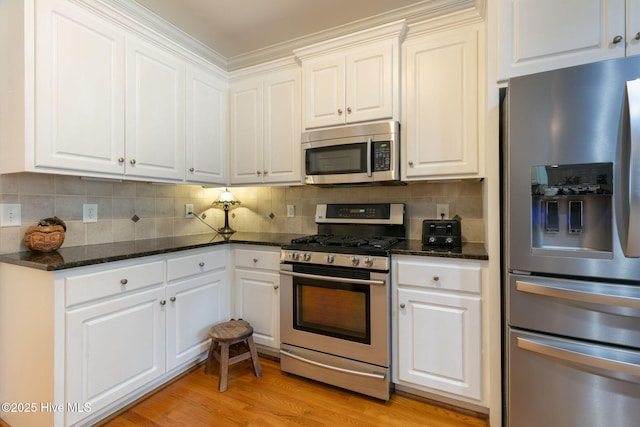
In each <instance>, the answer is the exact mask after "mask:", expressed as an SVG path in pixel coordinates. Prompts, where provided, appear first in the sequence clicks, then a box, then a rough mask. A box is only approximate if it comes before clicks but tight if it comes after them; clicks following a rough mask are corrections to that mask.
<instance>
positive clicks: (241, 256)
mask: <svg viewBox="0 0 640 427" xmlns="http://www.w3.org/2000/svg"><path fill="white" fill-rule="evenodd" d="M235 257H236V260H235V261H236V262H235V265H236V267H247V268H262V269H264V270H275V271H279V270H280V250H279V249H278V250H255V249H236V250H235Z"/></svg>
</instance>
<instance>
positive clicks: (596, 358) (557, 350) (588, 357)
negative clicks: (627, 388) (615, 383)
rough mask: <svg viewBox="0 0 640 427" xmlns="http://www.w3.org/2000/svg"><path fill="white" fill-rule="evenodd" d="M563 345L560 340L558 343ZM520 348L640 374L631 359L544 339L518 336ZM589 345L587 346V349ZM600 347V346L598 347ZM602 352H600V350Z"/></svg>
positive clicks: (638, 368)
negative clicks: (590, 352) (589, 352)
mask: <svg viewBox="0 0 640 427" xmlns="http://www.w3.org/2000/svg"><path fill="white" fill-rule="evenodd" d="M557 344H558V345H561V343H560V342H558V343H557ZM516 345H517V346H518V348H521V349H523V350H528V351H531V352H534V353H538V354H542V355H545V356H549V357H553V358H556V359H560V360H566V361H568V362H573V363H579V364H581V365H584V366H590V367H593V368H598V369H605V370H607V371H613V372H620V373H624V374H629V375H636V376H640V366H639V365H636V364H633V363H632V362H631V361H624V360H616V359H614V358H612V357H605V356H604V355H605V354H606V353H611V352H603V353H604V354H598V355H595V354H588V353H583V352H580V351H578V350H577V349H575V348H573V347H572V348H571V349H568V348H562V347H559V346H555V345H551V343H546V342H543V341H538V340H534V339H528V338H520V337H518V338H517V340H516ZM586 348H587V346H585V349H586ZM596 348H598V349H599V347H596ZM598 353H600V352H598Z"/></svg>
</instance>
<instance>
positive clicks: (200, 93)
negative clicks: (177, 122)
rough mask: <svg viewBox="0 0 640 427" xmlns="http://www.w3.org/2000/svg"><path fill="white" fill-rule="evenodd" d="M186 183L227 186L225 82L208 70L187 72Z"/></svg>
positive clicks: (190, 69)
mask: <svg viewBox="0 0 640 427" xmlns="http://www.w3.org/2000/svg"><path fill="white" fill-rule="evenodd" d="M186 115H187V122H186V138H187V142H186V144H187V148H186V156H187V162H186V168H187V173H186V180H187V181H189V182H197V183H203V184H220V185H224V184H226V183H227V178H228V176H227V116H228V115H227V83H226V82H224V81H223V80H222V79H221V78H218V77H216V76H214V75H213V73H212V72H211V71H208V70H206V69H203V68H197V67H195V66H191V67H189V68H188V69H187V107H186Z"/></svg>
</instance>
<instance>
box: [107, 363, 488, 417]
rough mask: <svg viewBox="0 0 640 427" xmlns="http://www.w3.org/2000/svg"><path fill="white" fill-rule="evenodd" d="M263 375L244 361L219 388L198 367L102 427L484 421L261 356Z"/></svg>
mask: <svg viewBox="0 0 640 427" xmlns="http://www.w3.org/2000/svg"><path fill="white" fill-rule="evenodd" d="M260 362H261V365H262V370H263V376H262V378H256V377H255V376H254V375H253V371H252V367H251V364H250V362H244V363H240V364H236V365H233V366H231V367H230V369H229V386H228V389H227V391H226V392H224V393H219V392H218V376H217V372H216V373H215V374H214V375H205V374H204V367H203V366H199V367H198V368H197V369H195V370H193V371H192V372H190V373H188V374H187V375H185V376H183V377H182V378H180V379H178V380H177V381H175V382H173V383H171V384H170V385H168V386H167V387H165V388H163V389H162V390H160V391H159V392H157V393H155V394H153V395H151V396H150V397H148V398H147V399H145V400H143V401H141V402H139V403H138V404H136V405H135V406H133V407H130V408H129V409H127V410H126V411H124V412H122V413H120V414H119V415H118V416H117V417H115V418H112V419H111V420H109V421H108V422H107V423H106V424H103V425H105V426H108V427H131V426H149V427H155V426H162V427H165V426H285V425H301V426H403V427H406V426H431V427H453V426H468V427H486V426H487V425H488V423H487V421H486V420H485V419H483V418H478V417H475V416H472V415H469V414H464V413H461V412H457V411H453V410H450V409H447V408H444V407H441V406H437V405H432V404H429V403H426V402H424V401H419V400H415V399H412V398H409V397H407V396H403V395H400V394H394V395H393V397H392V398H391V400H389V401H388V402H382V401H380V400H377V399H373V398H369V397H365V396H362V395H359V394H356V393H352V392H349V391H346V390H342V389H339V388H336V387H332V386H328V385H325V384H321V383H318V382H315V381H311V380H307V379H304V378H301V377H298V376H295V375H289V374H286V373H283V372H281V371H280V366H279V363H278V362H277V361H274V360H272V359H268V358H263V357H261V359H260Z"/></svg>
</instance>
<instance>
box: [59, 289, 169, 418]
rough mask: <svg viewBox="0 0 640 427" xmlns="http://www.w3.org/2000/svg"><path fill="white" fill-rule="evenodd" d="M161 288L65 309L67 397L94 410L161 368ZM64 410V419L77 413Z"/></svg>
mask: <svg viewBox="0 0 640 427" xmlns="http://www.w3.org/2000/svg"><path fill="white" fill-rule="evenodd" d="M164 294H165V290H164V288H158V289H155V290H152V291H147V292H140V293H136V294H133V295H130V296H126V297H122V298H118V299H114V300H108V301H105V302H101V303H97V304H92V305H88V306H85V307H83V308H78V309H76V310H70V311H68V312H67V314H66V325H67V326H66V335H67V351H66V367H67V369H66V385H65V387H66V401H67V402H69V403H76V402H78V403H80V404H81V405H82V404H85V403H86V404H90V405H91V410H92V411H97V410H99V409H101V408H104V407H105V406H107V405H109V404H110V403H112V402H115V401H116V400H118V399H120V398H121V397H124V396H126V395H127V394H129V393H131V392H133V391H134V390H136V389H137V388H139V387H141V386H143V385H145V384H147V383H148V382H149V381H151V380H153V379H155V378H156V377H159V376H160V375H162V374H163V373H164V372H165V327H164V325H165V323H164V310H163V308H162V307H163V306H162V305H161V301H163V300H164ZM82 417H83V413H82V412H73V411H70V412H68V413H67V423H68V424H73V423H75V422H77V421H78V420H80V419H82Z"/></svg>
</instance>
